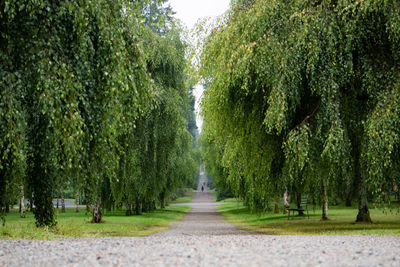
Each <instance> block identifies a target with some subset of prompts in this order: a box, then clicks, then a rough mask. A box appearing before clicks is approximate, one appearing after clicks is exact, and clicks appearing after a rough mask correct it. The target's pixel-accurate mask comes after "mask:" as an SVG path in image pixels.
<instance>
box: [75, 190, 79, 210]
mask: <svg viewBox="0 0 400 267" xmlns="http://www.w3.org/2000/svg"><path fill="white" fill-rule="evenodd" d="M75 205H76V209H75V211H76V212H79V191H78V190H76V194H75Z"/></svg>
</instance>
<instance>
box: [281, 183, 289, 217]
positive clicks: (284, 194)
mask: <svg viewBox="0 0 400 267" xmlns="http://www.w3.org/2000/svg"><path fill="white" fill-rule="evenodd" d="M283 206H284V208H283V214H287V213H288V211H287V209H288V208H289V207H290V205H289V201H288V192H287V189H286V190H285V193H283Z"/></svg>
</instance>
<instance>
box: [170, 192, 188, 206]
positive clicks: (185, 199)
mask: <svg viewBox="0 0 400 267" xmlns="http://www.w3.org/2000/svg"><path fill="white" fill-rule="evenodd" d="M193 196H194V191H193V190H190V191H189V190H188V191H186V192H185V195H184V196H183V197H178V198H177V199H175V200H170V201H168V203H188V202H192V200H193Z"/></svg>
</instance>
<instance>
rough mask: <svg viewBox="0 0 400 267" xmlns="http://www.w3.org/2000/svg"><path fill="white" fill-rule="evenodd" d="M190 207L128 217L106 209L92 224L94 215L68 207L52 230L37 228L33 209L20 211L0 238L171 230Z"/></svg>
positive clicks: (12, 215)
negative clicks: (97, 222)
mask: <svg viewBox="0 0 400 267" xmlns="http://www.w3.org/2000/svg"><path fill="white" fill-rule="evenodd" d="M190 209H191V208H190V207H189V206H169V207H167V208H165V209H164V210H156V211H155V212H149V213H143V214H142V215H138V216H125V211H124V210H120V211H113V212H106V214H105V215H104V216H103V222H102V223H99V224H94V223H91V222H90V221H91V214H90V213H86V211H85V210H84V209H81V210H80V212H79V213H76V212H75V208H67V209H66V213H57V222H58V223H57V226H56V227H54V228H53V229H49V228H37V227H36V226H35V219H34V217H33V214H32V213H30V212H27V213H26V218H25V219H22V218H20V217H19V213H18V211H17V210H12V211H11V212H10V213H9V214H8V215H7V216H6V224H5V226H0V229H1V230H0V231H1V232H0V233H1V235H0V239H54V238H62V237H110V236H144V235H149V234H152V233H156V232H160V231H164V230H167V229H169V223H170V222H172V221H177V220H181V219H182V218H183V216H184V215H185V213H186V212H188V211H189V210H190Z"/></svg>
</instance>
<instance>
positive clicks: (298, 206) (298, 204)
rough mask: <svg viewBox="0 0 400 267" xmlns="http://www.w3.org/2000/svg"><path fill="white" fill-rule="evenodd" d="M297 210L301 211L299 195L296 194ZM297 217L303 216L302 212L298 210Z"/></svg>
mask: <svg viewBox="0 0 400 267" xmlns="http://www.w3.org/2000/svg"><path fill="white" fill-rule="evenodd" d="M297 208H298V209H301V194H300V193H298V194H297ZM299 216H304V212H303V211H302V210H299Z"/></svg>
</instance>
